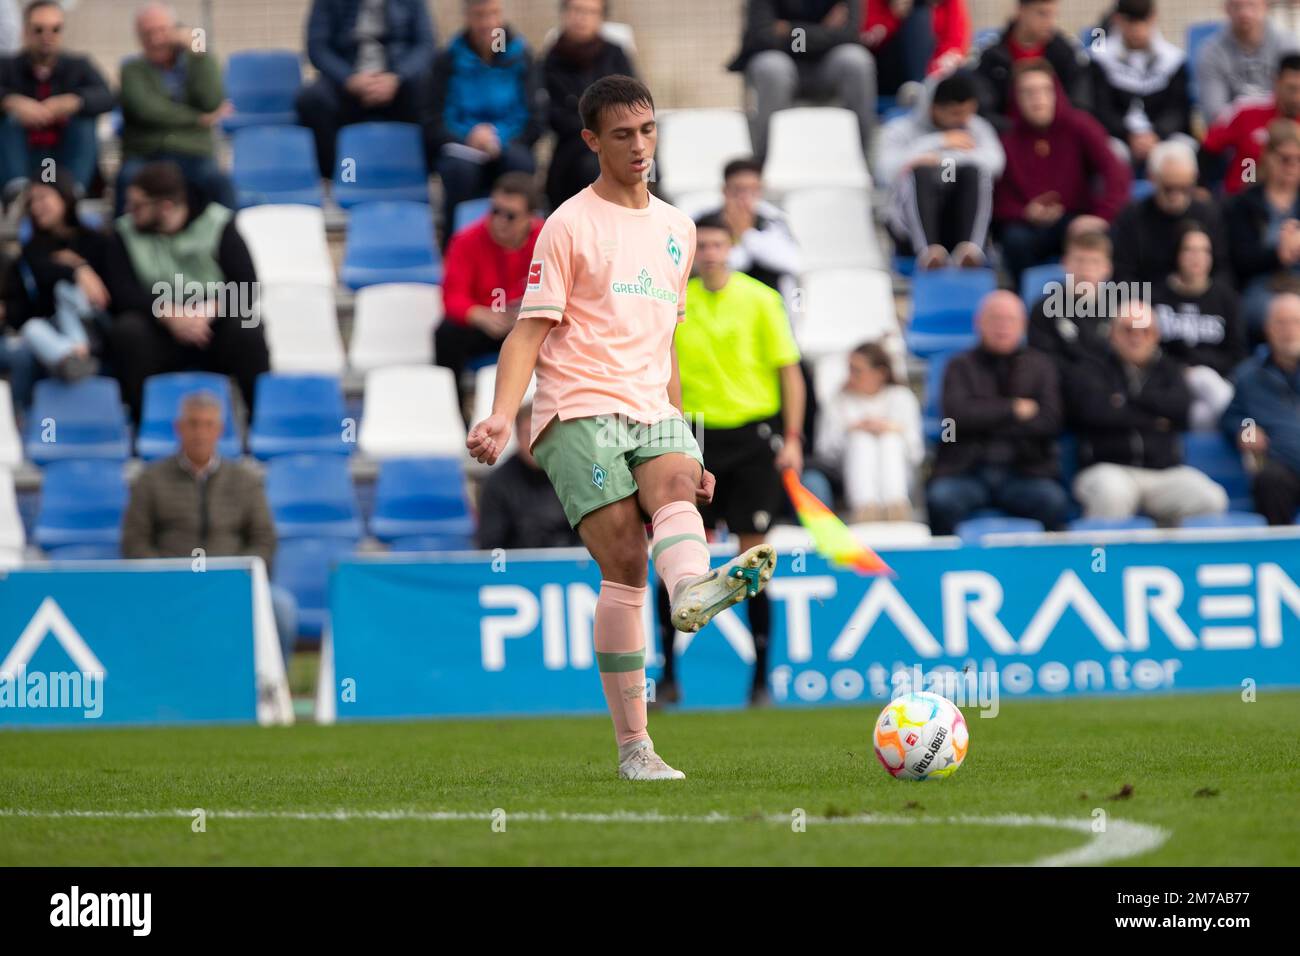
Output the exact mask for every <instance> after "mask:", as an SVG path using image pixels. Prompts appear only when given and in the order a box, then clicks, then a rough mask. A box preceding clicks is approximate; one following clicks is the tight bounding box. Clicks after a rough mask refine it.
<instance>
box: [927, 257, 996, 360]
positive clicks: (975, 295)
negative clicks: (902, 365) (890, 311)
mask: <svg viewBox="0 0 1300 956" xmlns="http://www.w3.org/2000/svg"><path fill="white" fill-rule="evenodd" d="M996 288H997V277H996V276H995V274H994V272H993V270H992V269H934V270H931V271H928V272H921V273H918V274H917V275H915V276H913V277H912V321H911V322H910V323H909V324H908V327H907V333H906V336H905V338H906V340H907V347H908V349H909V350H910V351H911V353H912V354H913V355H918V356H920V357H921V358H926V357H928V356H931V355H934V354H935V353H936V352H952V351H956V350H959V349H966V348H970V347H971V346H972V345H974V344H975V340H976V334H975V325H974V317H975V309H976V307H977V306H978V305H979V301H980V299H982V298H983V297H984V296H985V295H986V294H988V293H989V292H992V291H993V290H994V289H996Z"/></svg>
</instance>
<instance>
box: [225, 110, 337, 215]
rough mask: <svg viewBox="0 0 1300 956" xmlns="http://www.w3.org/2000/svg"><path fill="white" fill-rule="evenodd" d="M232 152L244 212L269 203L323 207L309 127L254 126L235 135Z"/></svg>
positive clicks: (233, 168)
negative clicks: (248, 208) (251, 207)
mask: <svg viewBox="0 0 1300 956" xmlns="http://www.w3.org/2000/svg"><path fill="white" fill-rule="evenodd" d="M232 148H233V150H234V162H233V167H232V170H231V176H232V178H233V179H234V182H235V190H236V192H237V193H238V196H239V208H240V209H246V208H247V207H249V206H263V205H267V204H269V203H277V204H289V203H299V204H301V205H305V206H319V205H320V204H321V199H322V197H323V195H324V193H323V192H322V190H321V184H320V170H319V169H318V168H317V165H316V147H315V145H314V144H313V143H312V136H311V130H309V129H307V128H306V127H305V126H250V127H248V128H247V129H241V130H238V131H237V132H236V133H235V135H234V138H233V141H232Z"/></svg>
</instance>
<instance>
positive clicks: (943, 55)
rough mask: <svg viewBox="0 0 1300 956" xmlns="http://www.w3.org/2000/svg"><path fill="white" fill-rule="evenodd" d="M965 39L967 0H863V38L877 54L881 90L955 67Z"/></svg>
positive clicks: (966, 46)
mask: <svg viewBox="0 0 1300 956" xmlns="http://www.w3.org/2000/svg"><path fill="white" fill-rule="evenodd" d="M970 40H971V26H970V14H969V13H968V12H967V10H966V0H867V3H866V11H865V12H864V15H863V19H862V43H863V45H864V46H866V48H867V49H868V50H870V51H871V53H872V55H873V56H875V58H876V84H877V91H878V92H879V93H881V94H888V95H892V94H894V93H897V92H898V88H899V87H900V86H902V85H903V84H904V83H907V82H909V81H915V82H918V83H919V82H921V81H922V80H924V79H925V78H926V77H927V76H930V75H932V74H935V73H947V72H949V71H950V70H954V69H956V68H957V67H958V66H960V65H961V61H962V60H964V59H965V58H966V54H967V53H969V52H970Z"/></svg>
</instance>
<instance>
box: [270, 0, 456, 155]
mask: <svg viewBox="0 0 1300 956" xmlns="http://www.w3.org/2000/svg"><path fill="white" fill-rule="evenodd" d="M306 45H307V58H308V59H309V60H311V65H312V66H314V67H316V72H317V73H319V74H320V75H319V76H318V77H317V78H316V81H315V82H314V83H312V84H311V85H309V86H305V87H303V89H302V92H300V93H299V94H298V101H297V103H296V104H295V105H296V107H297V110H298V121H299V122H300V123H302V125H303V126H306V127H308V128H309V129H310V130H311V132H312V136H314V137H315V139H316V161H317V162H318V163H319V164H320V174H321V176H323V177H324V178H326V179H330V178H332V177H333V175H334V147H335V142H336V140H337V139H338V135H339V130H340V129H341V128H342V127H344V126H348V125H350V124H352V123H368V122H392V123H419V122H420V120H421V116H420V105H419V99H420V96H421V91H422V88H423V86H424V84H426V83H427V82H428V79H429V76H428V74H429V67H430V66H431V65H432V63H433V56H434V52H435V51H436V50H437V47H438V43H437V39H436V37H435V32H434V26H433V23H432V21H430V19H429V11H428V8H427V7H426V6H425V4H424V0H313V2H312V5H311V12H310V13H309V14H308V15H307V44H306Z"/></svg>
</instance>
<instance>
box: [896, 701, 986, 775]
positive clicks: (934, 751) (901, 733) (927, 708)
mask: <svg viewBox="0 0 1300 956" xmlns="http://www.w3.org/2000/svg"><path fill="white" fill-rule="evenodd" d="M872 741H873V742H874V743H875V745H876V757H877V759H878V760H879V761H880V762H881V763H882V764H883V765H884V767H885V769H886V770H888V771H889V773H890V774H891V775H892V776H894V777H897V778H898V779H900V780H929V779H930V778H932V777H949V776H952V774H954V773H956V772H957V768H958V767H960V766H961V762H962V761H963V760H964V759H965V758H966V751H967V749H968V748H969V746H970V732H969V731H968V730H967V729H966V720H965V718H963V717H962V715H961V711H960V710H958V709H957V705H956V704H954V703H953V702H952V701H950V700H948V699H947V698H946V697H940V696H939V695H938V694H931V693H928V692H925V691H916V692H913V693H910V694H903V695H902V696H901V697H895V698H894V699H893V700H891V701H890V702H889V703H888V704H887V705H885V709H884V710H882V711H881V712H880V716H879V717H877V718H876V729H875V731H874V732H873V733H872Z"/></svg>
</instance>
